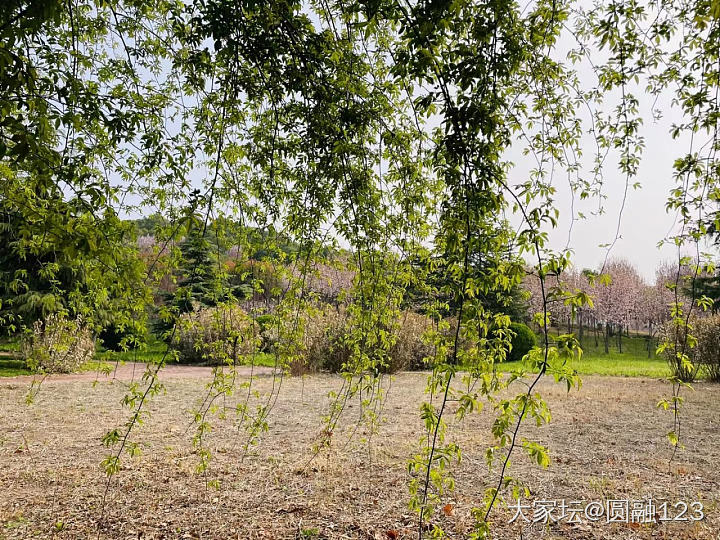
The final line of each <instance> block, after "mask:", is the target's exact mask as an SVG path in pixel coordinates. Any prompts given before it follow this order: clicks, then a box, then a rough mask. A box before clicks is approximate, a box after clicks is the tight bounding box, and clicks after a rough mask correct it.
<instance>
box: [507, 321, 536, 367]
mask: <svg viewBox="0 0 720 540" xmlns="http://www.w3.org/2000/svg"><path fill="white" fill-rule="evenodd" d="M510 330H511V331H512V334H513V336H512V340H511V348H510V351H509V352H508V355H507V360H508V361H509V362H516V361H519V360H522V357H523V356H525V355H526V354H527V353H528V352H530V349H532V348H533V347H534V346H535V345H536V340H535V333H534V332H533V331H532V330H530V328H529V327H528V326H527V325H524V324H522V323H516V322H514V323H510Z"/></svg>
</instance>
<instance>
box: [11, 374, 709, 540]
mask: <svg viewBox="0 0 720 540" xmlns="http://www.w3.org/2000/svg"><path fill="white" fill-rule="evenodd" d="M176 369H182V368H176ZM187 373H188V376H189V377H194V378H182V377H177V376H173V377H168V378H167V381H166V384H167V394H166V395H164V396H159V397H157V398H155V399H154V400H153V401H152V403H151V404H150V407H149V410H150V411H151V412H152V415H151V416H150V417H149V418H148V419H147V421H146V423H145V424H144V425H143V426H142V427H141V428H140V429H139V430H138V432H137V433H136V434H135V440H137V441H138V442H140V443H141V447H142V450H143V453H142V455H141V456H140V457H138V458H134V459H130V458H129V457H128V458H127V459H126V460H125V461H124V469H123V470H122V471H121V472H120V474H119V475H118V476H117V477H116V479H115V480H114V482H113V484H112V486H111V489H110V491H109V495H108V500H107V507H106V512H105V519H104V522H103V525H102V527H100V534H99V537H100V538H118V539H130V538H133V539H138V538H146V539H149V538H155V539H160V538H167V539H175V538H178V539H182V538H203V539H226V538H239V539H246V538H247V539H250V538H277V539H285V538H338V539H339V538H388V537H389V536H388V531H398V534H399V537H400V538H406V537H407V538H412V537H416V536H417V533H416V518H415V516H414V515H413V514H411V512H409V511H408V509H407V499H408V495H407V483H408V477H407V474H408V473H407V467H406V461H407V458H408V456H409V455H410V454H411V453H412V452H413V450H414V449H415V448H416V444H417V440H418V439H419V437H420V435H421V434H422V424H421V421H420V418H419V415H418V404H419V403H420V401H421V400H422V399H424V395H423V389H424V385H425V379H426V377H425V375H423V374H401V375H398V376H396V377H394V380H393V382H392V386H391V389H390V392H389V393H388V399H387V403H386V405H385V415H384V418H385V421H384V423H383V424H382V426H381V428H380V432H379V433H378V434H376V435H374V436H373V437H371V438H370V440H369V442H367V439H368V435H369V434H368V433H366V432H364V431H363V430H364V428H360V429H359V430H358V431H357V433H355V437H354V438H353V439H352V441H351V442H349V443H347V441H348V435H349V433H351V432H352V431H353V429H354V428H355V424H354V422H355V420H356V419H357V417H358V415H359V405H358V403H357V402H355V403H352V404H351V405H350V406H349V407H348V409H347V411H346V416H345V417H344V424H343V425H342V427H340V428H338V429H336V431H335V433H334V434H333V439H334V445H333V448H334V451H333V452H332V453H330V454H323V455H321V456H319V457H317V458H316V459H315V460H314V461H313V462H312V463H311V464H310V465H309V466H307V467H305V465H306V464H307V462H308V459H309V457H310V455H311V453H312V450H311V448H312V444H313V441H314V440H315V438H316V437H317V436H318V435H319V433H320V431H321V429H322V423H321V416H322V415H323V414H324V413H325V412H326V409H327V404H328V400H327V398H326V394H327V392H328V391H329V390H332V389H337V388H339V386H340V379H339V378H337V377H331V376H322V375H318V376H311V377H306V378H305V379H304V380H303V379H301V378H292V379H286V380H284V381H283V384H282V389H281V392H280V396H279V398H278V400H277V403H276V405H275V407H274V409H273V411H272V414H271V417H270V431H269V432H268V433H266V434H264V436H263V438H262V440H261V442H260V444H259V445H258V447H257V448H256V449H255V453H254V454H252V455H249V456H247V457H246V458H245V459H244V460H242V459H241V457H242V456H241V454H242V445H243V442H244V435H243V432H239V431H238V430H237V427H236V426H233V422H232V418H233V417H234V414H231V415H230V416H229V418H228V419H227V420H225V421H220V420H217V419H215V420H213V423H214V429H213V432H212V433H211V434H210V436H209V439H208V444H209V446H210V448H211V450H212V452H213V459H212V462H211V467H210V471H209V473H208V476H207V478H205V477H203V476H202V475H197V474H196V473H195V467H196V464H197V455H196V454H195V453H194V451H193V447H192V444H191V442H190V439H191V436H192V429H190V431H187V428H188V426H189V425H190V417H189V414H188V410H189V409H191V408H192V407H193V406H194V405H195V404H196V402H197V400H198V399H200V398H201V397H202V396H203V393H204V391H205V386H204V385H205V383H206V382H207V379H208V376H209V372H208V371H205V372H202V371H199V370H198V368H190V370H189V371H188V372H187ZM200 376H205V378H204V379H200V378H197V377H200ZM124 384H126V383H124V382H122V381H119V380H116V381H115V382H114V383H112V384H110V383H107V382H101V383H100V384H98V385H96V386H94V387H93V386H92V385H91V384H89V382H87V381H86V380H82V379H79V380H63V379H61V380H52V379H49V380H48V381H46V382H45V383H44V385H43V388H42V390H41V392H40V394H39V395H38V396H37V398H36V402H35V404H34V405H32V406H30V407H28V406H26V405H25V404H24V402H23V397H24V394H25V392H26V390H27V386H28V383H27V381H24V380H15V381H8V380H4V381H1V382H0V464H2V466H1V467H0V493H2V496H0V538H8V539H10V538H12V539H18V538H22V539H25V538H52V537H57V538H59V539H64V538H96V537H98V520H99V519H100V505H101V500H102V494H103V490H104V487H105V477H104V474H103V471H102V470H101V468H100V465H99V464H100V462H101V460H102V459H103V458H104V457H105V455H106V452H107V450H106V449H105V448H104V447H103V446H102V445H101V444H100V438H101V436H102V434H103V433H104V432H105V431H106V430H107V429H108V428H109V427H112V426H115V425H118V424H121V423H122V422H124V421H125V419H126V417H127V410H125V409H122V408H121V407H120V399H121V397H122V396H123V394H124V392H125V388H124ZM254 384H255V385H256V386H257V388H258V390H260V391H261V392H267V391H268V390H269V389H270V388H271V385H272V384H273V380H272V377H271V376H270V375H268V374H267V372H265V373H263V374H262V375H261V376H259V377H258V378H257V379H256V380H255V383H254ZM517 390H518V391H520V390H521V389H520V388H519V387H518V389H517ZM540 390H541V392H542V393H543V394H544V395H545V396H546V399H547V400H548V402H549V404H550V406H551V408H552V413H553V422H552V424H551V425H549V426H545V427H542V428H534V427H533V428H530V427H528V428H525V429H524V430H523V433H522V434H523V435H525V436H528V437H535V438H537V439H539V440H540V441H541V442H543V443H545V444H546V445H548V446H549V448H550V450H551V453H552V456H553V457H554V458H555V459H553V463H552V465H551V466H550V468H549V469H548V470H539V469H538V468H537V467H536V466H533V465H530V464H529V462H528V460H527V459H526V458H525V457H524V456H523V455H522V454H521V453H519V452H518V454H517V455H516V457H515V459H514V460H513V462H514V463H513V468H512V470H513V471H514V473H515V474H517V475H518V476H520V477H522V478H523V479H524V480H526V481H527V483H528V484H529V486H531V488H532V491H533V494H532V497H533V498H536V499H542V498H546V499H563V498H564V499H577V500H594V499H612V498H617V499H640V498H646V497H648V496H652V497H653V498H656V499H662V498H666V499H669V500H671V501H675V500H679V499H684V500H686V501H694V500H700V501H702V502H703V503H704V505H705V511H706V514H707V518H706V519H705V520H704V521H701V522H697V523H672V524H667V523H666V524H653V525H643V526H639V527H637V528H633V527H630V526H629V525H626V524H604V523H598V524H593V525H590V526H587V525H586V526H582V527H577V526H575V527H573V526H571V525H568V524H560V525H554V526H552V527H549V528H547V527H545V528H543V527H540V526H539V525H535V526H532V527H528V526H526V528H525V531H524V536H523V538H548V539H550V538H573V539H591V538H592V539H598V538H607V539H615V538H668V539H682V538H706V539H716V538H717V532H716V531H718V530H720V508H719V505H720V477H719V476H718V474H717V470H718V464H719V463H720V448H719V445H718V443H720V429H719V428H720V426H719V424H720V387H718V386H717V385H715V386H713V385H709V384H705V383H699V384H697V385H696V389H695V391H694V392H691V393H689V395H688V396H687V397H688V400H687V402H686V405H685V407H684V410H683V433H684V436H683V439H684V442H685V445H686V448H685V450H683V451H680V452H679V454H678V456H677V457H676V459H675V461H674V462H673V463H672V465H669V462H668V459H669V456H670V451H669V448H668V446H667V443H666V439H665V433H666V432H667V431H669V430H670V428H671V424H672V418H671V416H670V415H669V414H668V413H664V412H661V411H659V410H658V409H656V407H655V404H656V403H657V401H658V400H659V399H661V398H662V397H666V395H667V394H668V393H669V392H670V388H669V387H668V386H667V385H666V384H663V383H660V382H657V381H652V380H644V379H624V378H612V377H586V378H585V381H584V386H583V388H582V390H581V391H580V392H579V393H577V392H573V393H571V394H570V395H569V396H568V395H567V394H566V393H565V392H564V391H563V390H562V389H561V388H559V387H556V386H553V385H552V384H551V383H550V382H549V381H548V382H544V383H542V384H541V388H540ZM240 393H241V392H238V394H240ZM235 402H236V401H233V403H230V402H228V403H227V405H228V406H230V405H233V404H234V403H235ZM491 412H492V411H491V410H490V409H485V410H483V412H482V413H481V414H479V415H478V414H474V415H473V416H472V417H470V418H466V420H465V421H464V422H463V423H462V424H455V425H453V428H452V430H451V434H450V436H451V437H452V438H453V439H455V440H457V441H459V443H460V445H461V447H462V448H463V455H464V458H463V461H462V462H461V464H460V465H458V466H457V467H456V468H455V476H456V480H457V485H456V489H455V492H454V493H452V494H449V495H448V496H447V498H446V502H447V503H450V504H452V506H453V511H452V513H451V514H452V515H450V516H446V515H444V514H443V513H442V512H440V516H438V517H437V519H438V520H440V521H441V522H442V524H443V527H444V528H445V529H446V530H447V531H448V532H449V536H450V537H451V538H463V537H465V536H466V535H467V534H468V531H469V530H470V527H471V523H472V520H471V518H470V514H469V512H470V509H471V508H472V506H473V505H477V504H479V500H480V497H481V496H482V492H483V491H484V489H485V488H486V487H487V486H488V485H490V483H493V482H494V481H496V478H497V473H496V472H494V473H488V471H487V467H486V465H485V461H484V447H485V445H486V444H487V443H488V441H489V438H488V433H489V425H490V421H491ZM212 479H218V480H220V482H221V486H220V488H219V489H213V488H209V489H208V488H206V483H205V481H206V480H212ZM507 517H508V516H507V514H506V510H503V509H499V510H498V511H497V512H496V513H495V514H494V518H495V522H496V528H495V531H496V535H497V536H498V537H499V538H520V529H519V528H518V527H517V526H515V525H507V524H506V521H507ZM315 533H317V534H315ZM303 534H304V536H303Z"/></svg>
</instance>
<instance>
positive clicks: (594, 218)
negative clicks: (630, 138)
mask: <svg viewBox="0 0 720 540" xmlns="http://www.w3.org/2000/svg"><path fill="white" fill-rule="evenodd" d="M574 45H575V42H574V40H573V39H572V38H571V37H570V36H569V35H565V36H564V37H563V39H562V40H561V41H560V46H559V47H558V49H559V50H558V55H559V56H560V55H564V54H566V51H567V50H569V49H570V47H571V46H574ZM560 49H562V50H563V51H565V52H560ZM576 69H577V71H578V74H579V77H580V79H581V81H582V84H583V85H584V86H586V87H587V88H590V87H594V86H595V85H596V84H597V83H596V77H595V75H594V74H593V72H592V70H591V69H590V68H589V67H588V66H587V65H582V64H580V65H578V66H576ZM629 91H632V92H633V93H634V94H635V96H636V97H637V98H638V100H639V114H640V115H641V117H642V119H643V126H642V128H641V134H642V136H643V137H644V139H645V149H644V153H643V158H642V161H641V164H640V167H639V171H638V176H637V178H634V179H632V180H631V184H632V183H634V182H636V181H637V182H640V184H641V187H640V188H639V189H637V190H634V189H632V187H630V189H628V192H627V200H626V202H625V206H624V210H623V211H622V216H620V214H621V212H620V209H621V207H622V203H623V193H624V191H625V183H626V178H625V175H624V174H623V173H621V172H620V171H619V170H618V168H617V161H618V156H617V154H612V153H611V154H609V156H608V159H607V161H606V162H605V167H604V182H605V184H604V194H605V195H606V196H607V199H606V200H604V201H603V203H602V204H603V206H604V209H605V213H604V214H603V215H591V212H593V211H596V210H597V206H598V199H597V198H591V199H586V200H585V201H580V200H579V197H575V200H574V204H573V198H572V196H571V190H570V188H569V185H568V180H567V174H566V173H565V172H564V171H559V172H556V173H555V175H554V180H553V185H554V186H555V187H556V189H557V194H556V207H557V208H558V209H559V210H560V222H559V225H558V227H557V228H556V229H555V230H553V231H551V233H550V240H551V246H552V247H553V248H554V249H562V248H564V247H565V246H566V245H569V247H570V248H571V249H572V250H573V252H574V257H573V261H574V264H575V266H576V267H579V268H593V269H598V268H599V267H600V266H602V263H603V261H604V260H605V256H606V253H607V251H608V249H607V248H606V247H604V248H603V247H599V246H600V245H601V244H610V243H612V242H613V240H614V239H615V234H616V230H617V226H618V219H621V221H620V238H619V239H618V240H617V242H616V243H615V245H614V246H613V248H612V250H611V251H610V255H609V257H610V258H613V257H615V258H624V259H627V260H629V261H630V262H631V263H632V264H634V265H635V266H636V268H637V269H638V271H639V272H640V273H641V275H642V276H643V277H644V278H645V279H646V280H647V281H654V279H655V269H656V268H657V267H658V265H659V264H660V263H661V262H663V261H676V260H677V257H678V250H677V247H675V246H674V245H671V244H666V245H664V246H663V247H661V248H659V247H658V243H659V242H660V241H661V240H663V239H664V238H666V237H667V236H668V234H669V233H672V232H677V231H678V227H677V226H676V225H675V224H676V213H675V212H674V211H673V212H672V213H668V212H666V210H665V205H666V203H667V200H668V196H669V194H670V190H671V189H672V188H674V187H676V181H675V179H674V178H673V162H674V161H675V160H676V159H677V158H680V157H683V156H684V155H685V154H687V153H688V151H689V149H690V139H689V137H684V136H681V137H679V138H678V139H676V140H673V139H672V138H671V136H670V129H671V127H672V125H673V124H676V123H681V122H683V119H682V115H681V114H680V111H679V110H677V109H674V108H673V107H672V102H671V96H670V95H664V96H660V97H659V98H658V99H657V101H656V98H655V97H654V96H651V95H649V94H648V93H647V92H646V91H645V88H644V82H643V81H641V84H640V85H639V86H636V87H633V88H631V89H630V90H629ZM604 99H605V100H606V103H605V105H604V106H603V109H605V110H612V107H613V106H614V105H615V103H616V102H617V96H611V95H610V96H605V97H604ZM613 100H614V101H613ZM653 109H660V110H661V111H662V118H660V119H659V120H655V119H654V118H653V113H652V111H653ZM588 119H589V115H588V117H587V118H585V121H586V122H587V120H588ZM684 121H685V122H687V119H685V120H684ZM589 127H590V124H589V123H586V125H585V126H584V128H585V131H587V130H588V129H589ZM699 138H700V137H698V139H699ZM522 146H523V145H522V143H518V144H517V145H515V146H514V147H513V148H512V149H511V150H510V151H509V152H508V158H509V159H510V160H511V161H512V162H514V163H515V164H516V167H515V169H514V170H513V171H512V172H511V173H510V183H514V184H517V183H519V182H521V181H524V180H525V179H526V178H527V173H528V171H529V170H530V168H532V167H533V166H535V162H534V160H533V158H531V157H528V156H523V155H522V152H521V150H522ZM696 146H697V140H696ZM583 152H584V154H585V155H584V161H585V171H584V177H585V178H590V177H591V176H592V175H591V173H590V172H589V170H590V168H591V166H592V159H593V156H594V153H595V142H594V139H593V138H592V137H591V136H589V135H588V136H587V137H586V140H585V144H584V145H583ZM573 206H574V208H573ZM573 210H574V212H573ZM578 212H582V213H583V214H585V215H586V216H587V218H586V219H584V220H576V221H575V222H574V224H573V228H572V234H571V236H570V241H569V244H568V232H569V229H570V224H571V222H572V221H573V220H572V217H573V216H575V217H576V218H577V213H578ZM513 221H516V219H513ZM701 249H703V250H708V251H709V250H712V251H715V252H716V251H717V250H715V249H714V248H713V246H712V245H711V244H708V243H705V245H703V246H701ZM688 253H692V252H691V251H690V249H689V248H683V254H688Z"/></svg>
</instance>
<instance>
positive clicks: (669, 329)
mask: <svg viewBox="0 0 720 540" xmlns="http://www.w3.org/2000/svg"><path fill="white" fill-rule="evenodd" d="M696 323H697V321H694V320H693V321H691V322H690V325H689V330H690V332H689V336H688V327H687V326H686V325H685V324H680V323H678V322H677V321H675V320H673V319H671V320H669V321H667V322H666V323H665V325H664V326H663V327H662V330H661V331H660V342H661V343H664V344H663V345H661V346H660V349H659V352H660V353H661V354H662V356H664V357H665V360H666V361H667V363H668V366H669V367H670V372H671V373H672V375H673V376H674V377H677V378H678V379H680V380H681V381H685V382H692V381H694V380H695V377H696V376H697V373H698V370H699V369H700V364H699V363H698V362H696V361H695V353H696V352H697V347H696V346H695V345H696V343H695V340H694V339H690V336H692V337H693V338H695V329H694V326H695V324H696Z"/></svg>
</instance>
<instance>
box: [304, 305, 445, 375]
mask: <svg viewBox="0 0 720 540" xmlns="http://www.w3.org/2000/svg"><path fill="white" fill-rule="evenodd" d="M304 324H305V333H304V339H303V354H302V357H301V359H300V360H299V361H297V362H294V363H292V364H291V366H290V370H291V373H293V374H301V373H304V372H307V371H321V370H323V371H330V372H333V373H338V372H340V371H342V370H343V367H347V364H348V362H349V361H350V359H351V353H352V351H351V348H350V347H349V346H348V345H347V343H346V342H345V336H346V335H347V334H348V332H349V330H350V326H349V325H350V321H349V319H348V316H347V312H346V310H345V309H344V308H343V307H333V306H330V305H324V306H321V307H320V308H319V311H318V312H317V313H311V314H307V315H306V316H305V319H304ZM431 326H432V320H431V319H430V318H428V317H426V316H424V315H420V314H418V313H414V312H412V311H406V312H405V313H403V314H402V315H401V316H400V318H399V320H398V321H397V326H395V328H393V338H394V339H395V343H394V344H393V345H392V346H391V347H390V349H389V350H388V359H387V364H386V365H385V366H383V367H382V368H381V371H383V372H388V373H395V372H397V371H401V370H407V369H423V368H425V367H426V365H425V363H424V362H423V360H424V359H425V358H426V357H429V356H431V355H432V354H433V346H432V345H431V344H427V343H425V342H424V340H423V334H424V333H425V332H426V331H427V330H428V329H429V328H430V327H431Z"/></svg>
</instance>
